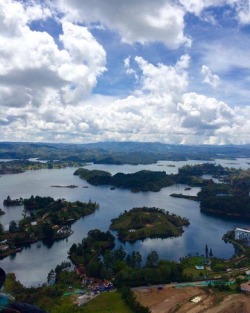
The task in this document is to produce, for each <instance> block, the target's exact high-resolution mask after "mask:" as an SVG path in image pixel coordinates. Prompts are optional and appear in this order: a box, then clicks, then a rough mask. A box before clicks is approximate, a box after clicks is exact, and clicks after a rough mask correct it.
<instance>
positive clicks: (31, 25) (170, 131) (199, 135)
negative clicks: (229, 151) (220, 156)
mask: <svg viewBox="0 0 250 313" xmlns="http://www.w3.org/2000/svg"><path fill="white" fill-rule="evenodd" d="M249 85H250V1H249V0H155V1H152V0H126V1H124V0H105V1H104V0H82V1H79V0H50V1H49V0H43V1H38V0H19V1H14V0H0V141H25V142H27V141H30V142H52V143H61V142H63V143H89V142H99V141H143V142H155V141H158V142H163V143H169V144H190V145H193V144H216V145H217V144H218V145H223V144H247V143H248V144H249V143H250V135H249V134H250V103H249V99H250V88H249V87H250V86H249Z"/></svg>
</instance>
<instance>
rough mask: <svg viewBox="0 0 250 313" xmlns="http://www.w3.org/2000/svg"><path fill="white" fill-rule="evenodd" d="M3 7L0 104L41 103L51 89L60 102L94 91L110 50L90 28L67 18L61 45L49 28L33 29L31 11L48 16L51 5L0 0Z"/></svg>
mask: <svg viewBox="0 0 250 313" xmlns="http://www.w3.org/2000/svg"><path fill="white" fill-rule="evenodd" d="M0 8H1V10H0V14H1V18H0V47H1V50H0V85H1V86H2V88H5V91H4V95H3V96H2V98H4V99H2V101H3V102H1V103H0V105H11V106H25V105H27V103H28V102H29V101H31V102H32V104H33V105H40V104H41V102H42V101H43V100H42V99H43V98H44V97H46V95H47V93H49V92H50V90H51V89H56V90H57V92H58V95H59V96H60V100H61V104H64V103H68V102H71V103H73V102H74V101H75V100H76V99H78V98H79V99H81V98H83V97H85V96H86V95H87V94H89V93H90V92H91V90H92V88H93V87H95V85H96V83H97V77H99V76H100V75H101V74H102V73H103V72H104V71H105V63H106V53H105V51H104V49H103V47H102V46H101V45H100V44H99V43H97V41H96V40H95V38H94V37H93V36H92V35H91V33H90V32H89V31H88V29H87V28H86V27H83V26H76V25H73V24H72V23H69V22H64V23H63V24H62V29H63V33H62V35H61V36H60V40H61V42H62V44H63V46H62V48H59V47H58V46H57V44H56V42H55V41H54V39H53V37H52V36H50V35H49V34H48V33H47V32H40V31H33V30H31V29H30V27H29V21H30V19H31V17H30V16H31V15H32V14H33V15H32V18H33V19H35V18H39V19H41V18H46V17H47V16H50V12H49V11H48V9H43V10H42V9H41V8H40V6H38V7H35V6H34V5H33V6H32V7H29V6H26V7H24V6H22V3H21V2H15V1H11V0H6V1H3V0H0ZM32 12H33V13H32ZM44 12H45V13H44ZM31 13H32V14H31ZM6 94H8V99H6V97H5V95H6ZM17 94H18V96H17Z"/></svg>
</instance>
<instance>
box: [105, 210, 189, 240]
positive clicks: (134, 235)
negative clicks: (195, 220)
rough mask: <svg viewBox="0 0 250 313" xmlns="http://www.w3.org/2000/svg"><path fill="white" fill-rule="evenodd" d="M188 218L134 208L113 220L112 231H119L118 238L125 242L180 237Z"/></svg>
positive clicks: (162, 211)
mask: <svg viewBox="0 0 250 313" xmlns="http://www.w3.org/2000/svg"><path fill="white" fill-rule="evenodd" d="M188 225H189V221H188V219H186V218H183V217H180V216H177V215H175V214H170V213H169V212H168V211H167V212H166V211H164V210H162V209H159V208H154V207H152V208H148V207H141V208H133V209H131V210H130V211H125V212H124V213H123V214H121V215H120V216H119V217H118V218H115V219H112V223H111V225H110V229H111V230H116V231H118V237H119V239H120V240H124V241H136V240H138V239H145V238H167V237H178V236H180V235H181V234H182V233H183V231H184V230H183V226H188Z"/></svg>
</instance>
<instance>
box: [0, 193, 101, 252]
mask: <svg viewBox="0 0 250 313" xmlns="http://www.w3.org/2000/svg"><path fill="white" fill-rule="evenodd" d="M22 203H23V205H24V212H23V218H22V219H21V220H20V221H19V223H18V224H17V223H16V222H15V221H11V222H10V224H9V231H8V232H2V234H1V235H0V241H3V242H4V246H1V245H0V257H4V256H7V255H9V254H12V253H13V252H17V251H18V250H16V248H18V249H19V248H21V247H23V245H25V244H29V243H33V242H37V241H39V240H42V239H49V240H59V239H63V238H65V237H68V236H70V235H71V234H72V233H73V231H72V230H71V229H70V224H71V223H73V222H74V221H75V220H77V219H79V218H80V217H84V216H86V215H89V214H92V213H94V211H95V210H96V209H97V208H98V207H99V205H98V203H96V202H92V201H91V200H90V201H89V202H86V203H85V202H80V201H76V202H68V201H66V200H65V199H57V200H55V199H53V198H51V197H40V196H36V197H34V196H31V197H30V198H28V199H22Z"/></svg>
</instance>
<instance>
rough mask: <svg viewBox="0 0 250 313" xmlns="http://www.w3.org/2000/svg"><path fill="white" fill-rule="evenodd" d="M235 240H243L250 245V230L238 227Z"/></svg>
mask: <svg viewBox="0 0 250 313" xmlns="http://www.w3.org/2000/svg"><path fill="white" fill-rule="evenodd" d="M234 239H236V240H243V241H245V243H246V244H247V245H250V229H246V228H239V227H236V228H235V235H234Z"/></svg>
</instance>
